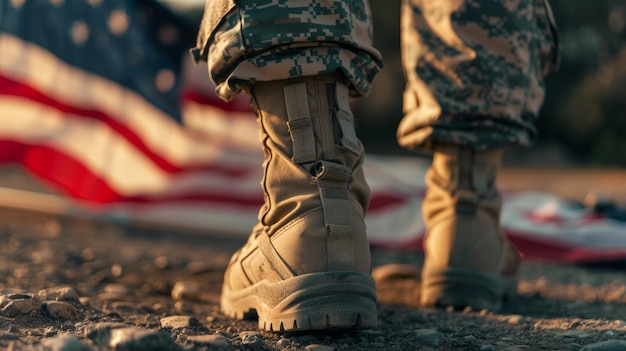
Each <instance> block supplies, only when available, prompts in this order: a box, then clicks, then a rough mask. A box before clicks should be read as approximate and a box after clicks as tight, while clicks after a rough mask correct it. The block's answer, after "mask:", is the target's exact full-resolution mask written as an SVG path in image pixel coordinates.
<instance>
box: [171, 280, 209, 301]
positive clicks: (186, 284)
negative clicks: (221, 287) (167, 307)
mask: <svg viewBox="0 0 626 351" xmlns="http://www.w3.org/2000/svg"><path fill="white" fill-rule="evenodd" d="M202 293H203V291H202V287H201V286H200V284H199V283H197V282H194V281H179V282H176V283H175V284H174V286H173V287H172V299H174V300H176V301H179V300H183V299H187V300H195V301H200V300H202Z"/></svg>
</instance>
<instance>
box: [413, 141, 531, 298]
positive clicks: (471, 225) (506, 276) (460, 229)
mask: <svg viewBox="0 0 626 351" xmlns="http://www.w3.org/2000/svg"><path fill="white" fill-rule="evenodd" d="M502 155H503V150H502V149H498V150H490V151H477V150H473V149H470V148H464V147H459V146H456V145H445V144H443V145H439V146H437V147H436V150H435V153H434V156H433V162H432V165H431V167H430V168H429V170H428V171H427V173H426V184H427V189H428V190H427V192H426V196H425V198H424V202H423V206H422V212H423V215H424V221H425V223H426V228H427V229H426V235H425V238H424V252H425V261H424V266H423V269H422V287H421V304H422V305H424V306H441V307H445V306H453V307H455V308H464V307H467V306H470V307H472V308H474V309H491V310H495V309H498V308H499V307H500V306H501V303H502V302H503V300H506V299H507V298H509V297H510V296H511V295H513V294H515V292H516V280H515V274H516V272H517V268H518V266H519V254H518V253H517V251H516V250H515V249H514V248H513V247H512V246H511V245H510V244H509V243H508V242H507V240H506V238H505V237H504V235H503V233H502V231H501V229H500V210H501V206H502V200H501V196H500V193H499V191H498V189H497V187H496V184H495V181H496V175H497V173H498V169H499V167H500V163H501V159H502Z"/></svg>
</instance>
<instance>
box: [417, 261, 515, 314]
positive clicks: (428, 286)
mask: <svg viewBox="0 0 626 351" xmlns="http://www.w3.org/2000/svg"><path fill="white" fill-rule="evenodd" d="M516 295H517V279H516V278H514V277H511V278H507V277H502V276H500V275H497V274H492V273H485V272H480V271H476V270H470V269H462V268H448V269H446V270H443V271H439V272H429V273H427V274H423V275H422V288H421V297H420V304H421V305H422V306H426V307H448V306H452V307H454V308H455V309H462V308H465V307H471V308H473V309H477V310H482V309H487V310H492V311H496V310H499V309H500V308H501V307H502V304H503V303H504V302H506V301H508V300H510V299H513V298H514V297H515V296H516Z"/></svg>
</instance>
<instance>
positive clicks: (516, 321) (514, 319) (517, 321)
mask: <svg viewBox="0 0 626 351" xmlns="http://www.w3.org/2000/svg"><path fill="white" fill-rule="evenodd" d="M522 319H523V317H522V316H520V315H519V314H514V315H512V316H509V318H508V319H507V320H506V322H507V323H508V324H520V323H521V322H522Z"/></svg>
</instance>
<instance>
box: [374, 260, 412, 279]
mask: <svg viewBox="0 0 626 351" xmlns="http://www.w3.org/2000/svg"><path fill="white" fill-rule="evenodd" d="M419 276H420V271H419V269H418V268H417V267H416V266H414V265H412V264H400V263H392V264H385V265H382V266H378V267H376V268H374V269H373V270H372V277H373V278H374V280H375V281H376V282H384V281H391V280H404V279H411V280H418V279H419Z"/></svg>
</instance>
